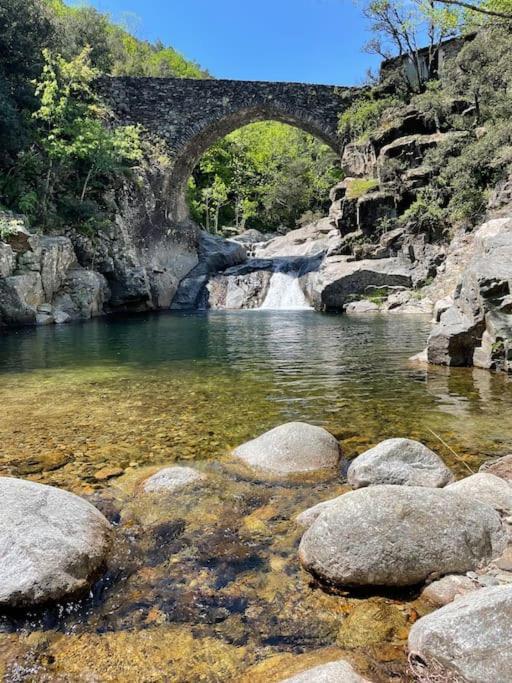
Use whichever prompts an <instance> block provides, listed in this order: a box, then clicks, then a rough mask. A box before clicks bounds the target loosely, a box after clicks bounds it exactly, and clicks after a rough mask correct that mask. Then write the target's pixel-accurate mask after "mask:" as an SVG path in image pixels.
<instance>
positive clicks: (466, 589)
mask: <svg viewBox="0 0 512 683" xmlns="http://www.w3.org/2000/svg"><path fill="white" fill-rule="evenodd" d="M474 590H477V586H476V584H475V582H474V581H472V580H471V579H469V578H468V577H467V576H463V575H459V574H450V575H449V576H443V578H442V579H439V580H438V581H434V582H433V583H430V584H429V585H428V586H426V588H424V589H423V591H422V593H421V597H422V598H425V599H426V600H428V601H429V602H431V603H432V604H433V605H435V606H436V607H443V606H444V605H448V604H449V603H450V602H453V601H454V600H455V599H457V598H459V597H461V596H462V595H466V594H467V593H471V592H472V591H474Z"/></svg>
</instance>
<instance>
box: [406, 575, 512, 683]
mask: <svg viewBox="0 0 512 683" xmlns="http://www.w3.org/2000/svg"><path fill="white" fill-rule="evenodd" d="M511 632H512V586H498V587H493V588H483V589H481V590H478V591H476V592H475V593H472V594H470V595H467V596H464V597H462V598H460V599H458V600H456V601H455V602H452V603H451V604H450V605H446V607H442V608H441V609H439V610H437V611H436V612H433V613H432V614H429V615H427V616H426V617H423V618H422V619H420V620H419V621H417V622H416V624H414V626H413V627H412V629H411V632H410V634H409V650H410V653H411V655H412V656H413V657H414V658H415V659H416V660H417V659H419V660H420V662H421V663H423V664H424V665H425V667H424V668H423V667H422V668H423V670H424V671H425V673H426V674H428V673H429V671H431V670H435V671H436V672H437V673H438V674H441V675H444V678H441V677H439V678H438V679H436V680H451V679H449V678H448V674H451V675H455V676H459V677H460V678H461V679H463V680H464V681H468V683H507V682H508V681H511V680H512V648H511V647H510V633H511ZM424 680H429V679H428V678H427V677H426V676H425V678H424Z"/></svg>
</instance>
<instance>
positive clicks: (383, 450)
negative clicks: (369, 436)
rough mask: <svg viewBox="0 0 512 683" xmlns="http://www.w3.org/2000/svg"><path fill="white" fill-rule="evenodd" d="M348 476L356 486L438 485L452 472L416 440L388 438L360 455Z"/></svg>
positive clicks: (442, 484)
mask: <svg viewBox="0 0 512 683" xmlns="http://www.w3.org/2000/svg"><path fill="white" fill-rule="evenodd" d="M347 478H348V483H349V484H350V485H351V486H352V487H353V488H355V489H358V488H361V487H363V486H372V485H375V484H398V485H404V486H433V487H441V486H445V485H446V484H449V483H450V482H451V481H453V474H452V473H451V472H450V470H449V469H448V468H447V467H446V465H445V464H444V462H443V461H442V460H441V458H440V457H439V456H438V455H436V454H435V453H434V452H433V451H431V450H430V448H427V447H426V446H424V445H423V444H422V443H419V441H413V440H412V439H387V440H386V441H382V442H381V443H379V444H378V445H377V446H374V447H373V448H370V450H368V451H366V452H365V453H362V454H361V455H359V456H358V457H357V458H356V459H355V460H354V461H353V462H352V463H351V465H350V467H349V469H348V473H347Z"/></svg>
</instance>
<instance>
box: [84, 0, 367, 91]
mask: <svg viewBox="0 0 512 683" xmlns="http://www.w3.org/2000/svg"><path fill="white" fill-rule="evenodd" d="M89 4H91V5H93V6H94V7H97V8H98V9H100V10H102V11H105V12H109V13H110V14H111V15H112V17H113V18H114V19H116V20H127V22H128V25H129V26H130V28H131V30H132V31H133V32H134V33H135V34H136V35H137V36H138V37H139V38H145V39H148V40H156V39H160V40H162V42H164V43H166V44H170V45H172V46H173V47H175V48H176V49H178V50H179V51H180V52H181V53H183V54H184V55H185V56H186V57H188V58H190V59H193V60H195V61H197V62H199V63H200V64H201V66H203V67H205V68H207V69H208V70H209V71H210V72H211V73H212V74H213V76H215V77H217V78H236V79H247V80H275V81H301V82H310V83H333V84H338V85H353V84H359V83H361V82H362V81H363V79H364V77H365V74H366V71H367V69H368V68H369V67H376V66H377V65H378V61H379V60H378V59H377V58H375V57H373V56H371V55H367V54H364V53H363V52H362V46H363V44H364V43H365V42H366V40H367V39H368V35H367V33H366V25H365V21H364V19H363V18H362V16H361V11H360V8H359V7H358V6H357V5H356V4H355V3H354V2H352V0H91V1H90V2H89Z"/></svg>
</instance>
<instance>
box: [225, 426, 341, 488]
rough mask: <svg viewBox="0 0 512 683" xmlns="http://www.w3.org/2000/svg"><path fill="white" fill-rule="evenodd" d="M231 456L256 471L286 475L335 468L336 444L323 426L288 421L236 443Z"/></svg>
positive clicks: (337, 459)
mask: <svg viewBox="0 0 512 683" xmlns="http://www.w3.org/2000/svg"><path fill="white" fill-rule="evenodd" d="M234 455H235V456H236V457H237V458H240V459H241V460H242V461H243V462H244V463H245V464H246V465H249V467H252V468H254V469H256V470H266V471H268V472H271V473H274V474H278V475H287V474H293V473H295V472H312V471H315V470H325V469H335V468H336V467H337V466H338V464H339V461H340V455H341V454H340V447H339V445H338V442H337V441H336V439H335V438H334V437H333V436H332V434H329V432H327V431H326V430H325V429H322V428H321V427H316V426H314V425H309V424H306V423H304V422H288V423H286V424H283V425H280V426H279V427H275V428H274V429H271V430H270V431H269V432H265V433H264V434H262V435H261V436H258V437H257V438H256V439H253V440H252V441H248V442H247V443H244V444H242V445H241V446H238V448H236V449H235V450H234Z"/></svg>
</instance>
